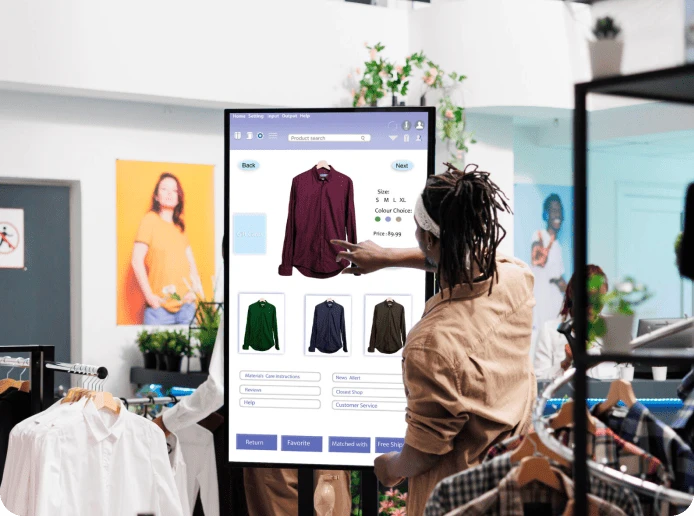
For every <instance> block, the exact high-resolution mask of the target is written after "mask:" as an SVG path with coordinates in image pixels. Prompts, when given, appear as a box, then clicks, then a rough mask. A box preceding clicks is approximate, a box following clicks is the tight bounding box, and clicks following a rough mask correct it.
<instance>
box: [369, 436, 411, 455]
mask: <svg viewBox="0 0 694 516" xmlns="http://www.w3.org/2000/svg"><path fill="white" fill-rule="evenodd" d="M403 446H405V439H402V438H401V437H376V453H388V452H392V451H400V450H402V447H403Z"/></svg>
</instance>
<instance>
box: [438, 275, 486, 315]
mask: <svg viewBox="0 0 694 516" xmlns="http://www.w3.org/2000/svg"><path fill="white" fill-rule="evenodd" d="M491 282H492V278H487V279H486V280H482V281H476V282H473V283H472V287H470V285H467V284H465V285H456V286H455V287H453V292H452V293H451V292H450V291H449V289H447V288H445V289H442V290H441V292H439V293H438V294H435V295H434V296H433V297H431V298H430V299H429V301H427V304H426V306H425V308H424V315H427V314H428V313H429V312H431V311H432V310H433V309H434V308H436V307H437V306H439V305H440V304H442V303H445V302H448V301H449V300H451V299H454V300H465V299H474V298H476V297H480V296H482V295H485V294H487V293H488V292H489V285H490V284H491Z"/></svg>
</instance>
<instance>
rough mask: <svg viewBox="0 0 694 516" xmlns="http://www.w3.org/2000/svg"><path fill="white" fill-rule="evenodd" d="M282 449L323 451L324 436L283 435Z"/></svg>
mask: <svg viewBox="0 0 694 516" xmlns="http://www.w3.org/2000/svg"><path fill="white" fill-rule="evenodd" d="M282 451H296V452H322V451H323V437H322V436H307V435H283V436H282Z"/></svg>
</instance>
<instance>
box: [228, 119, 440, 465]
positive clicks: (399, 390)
mask: <svg viewBox="0 0 694 516" xmlns="http://www.w3.org/2000/svg"><path fill="white" fill-rule="evenodd" d="M225 117H226V144H227V149H226V151H227V154H226V183H225V186H226V202H227V210H226V216H227V221H226V231H227V235H229V238H228V246H229V247H228V249H227V256H228V259H227V262H226V277H227V278H228V290H227V291H226V315H225V318H226V321H225V322H226V328H227V333H226V335H225V337H226V346H227V348H226V367H227V371H226V380H225V382H226V393H227V394H226V395H227V406H228V409H229V461H230V462H234V463H243V464H251V465H252V464H277V465H281V464H284V465H289V464H291V465H302V464H305V465H326V466H337V465H343V466H370V465H373V461H374V457H376V456H377V455H378V454H381V453H385V452H391V451H397V450H399V449H400V448H401V447H402V446H403V442H404V440H403V438H404V436H405V428H406V424H405V407H406V400H405V392H404V387H403V383H402V347H403V345H404V343H405V338H406V335H407V333H408V332H409V330H410V329H411V328H412V326H413V325H414V324H415V323H416V322H417V321H418V320H419V319H420V317H421V315H422V312H423V310H424V304H425V300H426V294H427V293H426V287H425V285H427V284H429V285H431V284H432V281H431V278H429V281H428V282H427V278H426V273H424V272H423V271H419V270H412V269H385V270H381V271H379V272H376V273H374V274H367V275H361V276H355V275H352V274H347V273H345V271H346V269H348V268H350V262H349V261H346V260H338V259H337V254H338V252H340V251H343V248H341V247H340V246H337V245H334V244H332V243H331V241H332V240H336V239H338V240H345V241H348V242H351V243H357V242H363V241H367V240H370V241H371V242H373V243H374V244H376V245H378V246H381V247H386V248H393V247H415V246H416V245H417V244H416V240H415V237H414V233H415V222H414V216H413V211H414V206H415V201H416V198H417V196H418V195H419V194H420V193H421V191H422V189H423V188H424V184H425V181H426V178H427V175H428V173H429V171H431V170H432V169H433V147H434V124H435V121H434V111H433V109H430V108H393V109H378V108H376V109H364V110H358V109H357V110H354V109H332V110H307V111H294V110H284V111H283V110H248V111H236V110H234V111H227V112H226V113H225ZM429 294H431V293H429Z"/></svg>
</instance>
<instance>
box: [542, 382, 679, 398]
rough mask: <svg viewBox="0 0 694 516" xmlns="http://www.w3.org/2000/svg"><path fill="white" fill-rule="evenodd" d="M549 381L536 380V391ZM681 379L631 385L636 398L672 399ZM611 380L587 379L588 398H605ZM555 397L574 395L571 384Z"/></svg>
mask: <svg viewBox="0 0 694 516" xmlns="http://www.w3.org/2000/svg"><path fill="white" fill-rule="evenodd" d="M548 383H549V382H538V384H537V387H538V392H542V389H544V388H545V387H546V386H547V384H548ZM680 383H682V380H665V381H663V382H656V381H655V380H633V381H632V382H631V386H632V388H633V389H634V394H635V395H636V397H637V398H638V399H652V398H658V399H673V398H677V387H678V386H679V384H680ZM610 385H612V381H600V380H593V379H589V380H588V397H589V398H606V397H607V391H609V389H610ZM556 394H557V397H562V396H568V397H570V398H573V397H574V389H573V386H572V385H571V384H568V385H565V386H564V387H562V388H561V389H560V390H558V391H557V393H556Z"/></svg>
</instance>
